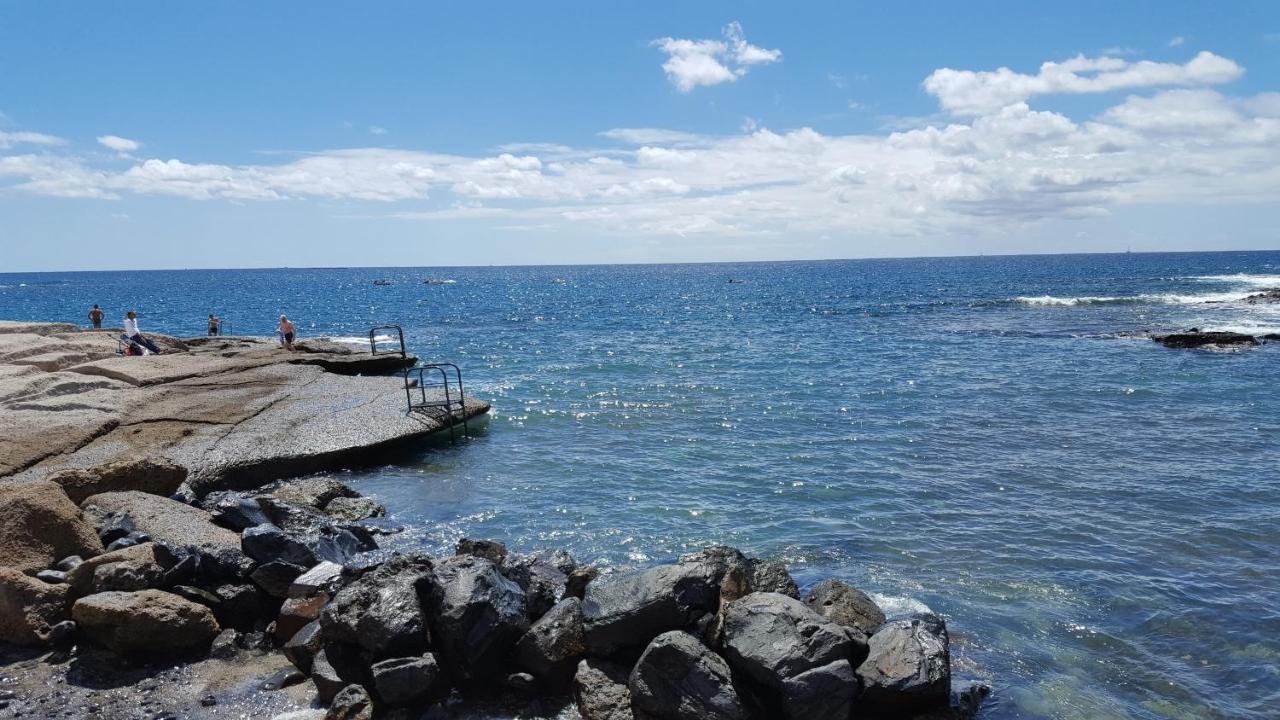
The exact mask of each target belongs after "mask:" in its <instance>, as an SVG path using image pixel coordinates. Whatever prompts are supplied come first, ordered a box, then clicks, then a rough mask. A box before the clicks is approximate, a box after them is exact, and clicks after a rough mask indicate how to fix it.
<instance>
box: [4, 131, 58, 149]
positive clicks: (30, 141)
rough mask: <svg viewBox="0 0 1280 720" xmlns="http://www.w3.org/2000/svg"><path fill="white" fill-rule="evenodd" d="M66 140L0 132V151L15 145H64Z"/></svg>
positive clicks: (39, 135) (27, 133)
mask: <svg viewBox="0 0 1280 720" xmlns="http://www.w3.org/2000/svg"><path fill="white" fill-rule="evenodd" d="M66 143H67V141H66V140H63V139H62V138H60V137H56V136H53V135H45V134H44V133H37V132H5V131H3V130H0V150H8V149H9V148H11V147H13V146H15V145H65V144H66Z"/></svg>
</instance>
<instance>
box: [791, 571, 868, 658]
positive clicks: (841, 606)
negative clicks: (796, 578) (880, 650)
mask: <svg viewBox="0 0 1280 720" xmlns="http://www.w3.org/2000/svg"><path fill="white" fill-rule="evenodd" d="M804 604H805V606H806V607H808V608H809V609H810V610H812V611H814V612H816V613H818V614H819V615H821V616H822V617H824V618H826V619H828V620H830V621H831V622H834V623H836V624H837V625H843V626H845V627H846V628H848V629H849V630H851V631H853V641H854V644H855V645H856V646H857V647H856V649H855V650H854V653H853V656H852V657H851V658H850V662H853V663H854V664H855V666H856V665H857V664H858V663H861V662H862V660H863V659H864V658H865V657H866V656H867V640H868V638H870V637H871V636H872V635H874V634H875V633H876V630H879V629H880V626H881V625H883V624H884V619H885V618H884V613H883V612H882V611H881V610H880V606H878V605H876V602H875V601H874V600H872V599H871V598H870V597H868V596H867V594H866V593H864V592H862V591H861V590H859V589H857V588H855V587H851V586H849V585H846V584H844V583H842V582H840V581H839V580H823V581H822V582H820V583H818V584H817V585H815V586H814V587H813V589H811V590H810V591H809V594H808V595H807V596H806V597H805V599H804Z"/></svg>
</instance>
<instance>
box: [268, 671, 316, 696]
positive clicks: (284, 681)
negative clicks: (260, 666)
mask: <svg viewBox="0 0 1280 720" xmlns="http://www.w3.org/2000/svg"><path fill="white" fill-rule="evenodd" d="M306 679H307V676H306V675H303V674H302V673H300V672H298V671H297V670H296V669H294V668H280V669H279V670H277V671H275V672H273V673H271V674H270V675H268V676H267V677H266V679H265V680H263V681H262V685H260V686H259V687H261V688H262V689H263V690H267V691H271V690H283V689H284V688H287V687H293V686H294V685H297V684H298V683H300V682H302V681H304V680H306Z"/></svg>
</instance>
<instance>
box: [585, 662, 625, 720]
mask: <svg viewBox="0 0 1280 720" xmlns="http://www.w3.org/2000/svg"><path fill="white" fill-rule="evenodd" d="M629 679H630V678H629V672H628V670H627V667H626V666H625V665H621V664H619V663H616V662H613V661H612V660H602V659H599V658H586V659H585V660H582V661H580V662H579V663H578V670H577V672H576V673H575V674H574V676H573V699H574V702H575V703H576V704H577V706H578V712H579V713H580V714H581V715H582V718H583V720H631V718H632V717H633V715H632V712H631V690H630V689H629V688H628V687H627V682H628V681H629Z"/></svg>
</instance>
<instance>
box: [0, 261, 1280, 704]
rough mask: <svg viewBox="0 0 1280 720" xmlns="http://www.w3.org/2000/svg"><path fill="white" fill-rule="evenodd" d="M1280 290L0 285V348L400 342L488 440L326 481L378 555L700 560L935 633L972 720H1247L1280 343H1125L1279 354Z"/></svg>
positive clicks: (814, 284)
mask: <svg viewBox="0 0 1280 720" xmlns="http://www.w3.org/2000/svg"><path fill="white" fill-rule="evenodd" d="M427 278H435V279H449V280H455V281H456V282H453V283H443V284H425V283H423V280H424V279H427ZM374 279H387V280H390V281H391V282H392V283H393V284H392V285H389V286H374V285H373V284H372V281H373V280H374ZM731 279H732V280H734V281H740V282H729V280H731ZM1277 286H1280V253H1274V252H1272V253H1203V254H1135V255H1127V254H1126V255H1092V256H1047V257H990V258H954V259H917V260H875V261H847V262H845V261H842V262H814V263H761V264H726V265H720V264H717V265H675V266H609V267H603V266H602V267H539V268H501V267H495V268H453V269H448V268H433V269H405V268H380V269H341V270H245V271H185V272H145V273H52V274H32V275H13V274H9V275H0V317H3V318H7V319H21V320H70V321H78V322H83V320H82V316H83V314H84V313H85V312H87V309H88V307H89V305H90V304H91V303H94V302H97V303H99V304H101V305H102V306H103V307H104V309H105V310H106V312H107V316H108V324H112V322H113V320H115V318H116V317H118V316H120V315H122V314H123V311H124V310H125V309H128V308H130V307H132V308H136V309H137V310H138V311H139V312H140V314H141V322H142V326H143V329H144V330H154V331H163V332H170V333H174V334H180V335H191V334H200V333H202V332H203V329H204V324H203V323H204V318H205V316H206V315H207V314H208V313H210V312H213V313H216V314H219V315H221V316H224V317H227V318H229V319H230V321H231V325H232V329H233V331H234V332H236V333H243V334H263V335H265V334H272V333H273V332H274V322H273V321H274V318H275V317H276V316H277V315H279V314H280V313H281V312H284V313H288V314H289V316H290V317H291V318H292V319H294V321H295V322H297V323H298V326H299V330H300V331H301V334H302V335H304V336H307V335H332V336H339V337H348V338H351V339H353V340H359V339H360V338H361V337H363V335H364V333H366V332H367V330H368V329H369V327H370V326H372V325H375V324H381V323H385V322H394V323H400V324H402V325H403V326H404V328H405V332H406V335H407V337H408V341H409V345H410V350H412V351H414V352H417V353H418V354H420V355H421V356H422V357H423V358H424V359H427V360H437V359H438V360H449V361H453V362H456V363H458V364H459V365H461V366H462V369H463V372H464V374H465V378H466V380H467V389H468V390H469V391H470V392H474V393H476V394H477V395H481V396H483V397H485V398H487V399H490V400H492V401H493V405H494V408H493V412H492V417H491V418H489V420H488V421H487V423H484V424H482V426H476V427H473V433H472V435H473V437H472V439H471V440H470V441H467V442H459V443H457V444H453V445H450V444H449V443H448V442H447V440H446V441H440V442H438V443H436V444H434V445H433V446H432V447H430V448H427V449H425V450H424V451H423V452H421V453H417V454H413V455H409V456H402V457H397V458H395V459H394V460H395V462H394V463H393V464H391V465H388V466H386V467H379V468H372V469H363V470H359V471H354V472H350V473H346V474H345V479H347V480H349V481H351V482H352V483H353V484H354V485H355V486H356V487H357V488H358V489H359V490H361V491H362V492H365V493H367V494H370V495H373V496H374V497H376V498H377V499H378V500H380V501H382V502H383V503H385V504H386V505H387V507H388V509H389V510H390V512H391V518H390V522H393V523H398V524H401V525H404V526H405V527H406V530H405V531H404V532H403V533H401V534H399V535H397V536H394V538H392V539H390V540H389V543H388V545H389V546H390V547H392V548H403V547H424V548H425V549H427V550H430V551H434V552H443V551H447V550H448V549H450V548H452V545H453V543H455V542H456V541H457V539H458V538H460V537H462V536H464V535H467V536H472V537H487V538H493V539H498V540H502V541H505V542H506V543H507V544H508V545H510V546H511V547H512V548H513V549H518V550H531V549H535V548H541V547H550V546H555V547H564V548H567V549H569V550H571V551H572V552H574V553H575V555H577V556H578V557H579V558H582V559H584V560H592V561H599V562H602V563H605V564H607V565H608V566H610V567H616V568H622V567H627V566H642V565H648V564H654V563H658V562H662V561H667V560H671V559H673V558H675V557H676V556H677V555H679V554H680V553H683V552H687V551H690V550H693V549H696V548H698V547H700V546H702V545H704V544H707V543H716V542H723V543H728V544H732V545H735V546H738V547H740V548H742V549H743V550H745V551H747V552H749V553H752V554H757V555H762V556H767V557H775V558H779V559H782V560H784V561H786V562H787V563H788V564H789V565H790V566H791V569H792V572H793V573H794V574H795V575H796V577H797V580H799V581H800V583H801V584H802V585H805V584H811V583H813V582H816V581H817V580H819V579H821V578H824V577H831V576H834V577H839V578H842V579H845V580H847V581H850V582H852V583H853V584H855V585H857V586H859V587H861V588H864V589H866V590H867V591H869V592H872V593H874V594H875V596H876V597H877V599H878V600H880V601H882V603H883V604H884V605H885V607H886V610H888V611H889V612H890V614H893V613H904V612H909V611H910V610H912V609H918V608H920V607H922V606H923V607H928V608H931V609H933V610H934V611H937V612H940V613H942V614H944V615H945V616H946V617H947V618H948V619H949V622H950V626H951V630H952V637H953V640H954V643H955V648H954V651H953V654H954V659H953V662H954V667H955V671H956V675H957V679H958V680H960V679H963V680H981V681H984V682H988V683H990V684H991V685H993V686H994V688H995V693H994V695H993V697H992V699H991V700H990V701H989V703H988V704H987V705H986V706H985V707H984V710H983V712H982V715H981V716H982V717H983V718H988V719H997V718H999V719H1004V718H1082V719H1083V718H1273V717H1275V716H1276V714H1277V708H1280V610H1277V608H1280V583H1277V582H1276V580H1275V578H1277V577H1280V523H1278V522H1277V519H1278V518H1280V492H1278V491H1280V478H1278V477H1277V469H1276V468H1277V461H1278V460H1280V390H1278V389H1277V377H1278V376H1280V373H1278V372H1277V370H1278V368H1280V343H1271V344H1267V345H1263V346H1260V347H1258V348H1254V349H1251V350H1247V351H1233V352H1218V351H1201V350H1196V351H1190V350H1169V349H1166V348H1163V347H1160V346H1159V345H1157V344H1156V343H1154V342H1151V341H1150V340H1148V339H1146V336H1145V334H1144V333H1145V332H1147V331H1162V332H1163V331H1169V330H1177V329H1185V328H1188V327H1199V328H1201V329H1206V330H1210V329H1212V330H1237V331H1245V332H1251V333H1256V334H1262V333H1266V332H1280V305H1270V306H1267V305H1249V304H1247V303H1245V302H1244V301H1243V298H1245V297H1246V296H1247V295H1249V294H1251V293H1254V292H1259V291H1260V290H1261V289H1264V288H1267V287H1277Z"/></svg>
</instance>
